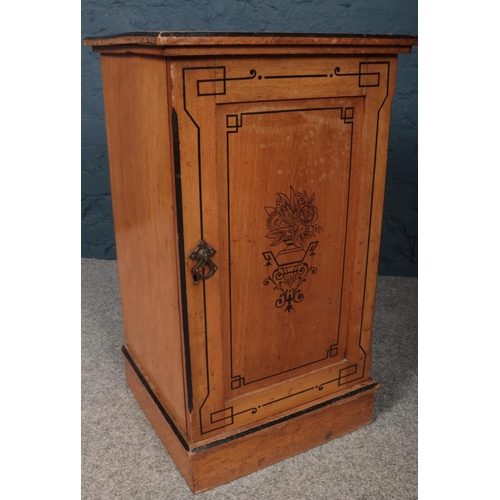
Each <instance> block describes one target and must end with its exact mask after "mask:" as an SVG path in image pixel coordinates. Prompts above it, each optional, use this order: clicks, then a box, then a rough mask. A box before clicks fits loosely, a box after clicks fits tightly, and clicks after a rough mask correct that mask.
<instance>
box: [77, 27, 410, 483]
mask: <svg viewBox="0 0 500 500" xmlns="http://www.w3.org/2000/svg"><path fill="white" fill-rule="evenodd" d="M416 43H417V41H416V38H414V37H404V36H403V37H374V36H358V37H356V36H340V35H339V36H336V37H335V36H333V35H332V36H326V35H314V34H313V35H311V36H292V35H290V34H274V35H268V36H255V34H246V35H245V36H236V35H234V34H211V35H210V36H209V35H206V34H205V35H199V34H182V33H181V34H179V33H167V32H156V34H152V33H145V34H125V35H123V36H117V37H115V38H113V37H106V38H101V39H93V40H87V41H86V44H87V45H92V46H93V49H94V50H95V51H97V52H101V57H102V70H103V82H104V97H105V111H106V123H107V125H106V126H107V135H108V147H109V158H110V174H111V186H112V198H113V212H114V220H115V232H116V242H117V254H118V267H119V276H120V287H121V294H122V305H123V317H124V327H125V339H126V346H127V349H128V352H129V354H130V356H131V357H130V359H133V360H135V365H136V368H135V369H134V370H136V371H134V370H133V369H131V367H130V366H128V365H127V379H128V383H129V385H130V387H131V389H132V391H133V392H134V394H135V395H136V397H137V399H138V401H139V402H140V404H141V406H142V407H143V409H144V411H145V412H146V414H147V415H148V418H149V419H150V421H151V423H152V425H153V427H154V428H155V429H156V431H157V432H158V434H159V435H160V437H161V439H162V441H163V442H164V444H165V446H166V447H167V449H168V450H169V452H170V453H171V455H172V458H173V459H174V461H175V462H176V463H177V465H178V467H179V469H180V470H181V473H182V474H183V475H184V477H185V478H186V481H187V482H188V484H189V485H190V487H191V488H192V489H193V491H195V492H198V491H204V490H206V489H209V488H212V487H214V486H217V485H219V484H222V483H224V482H227V481H230V480H232V479H235V478H238V477H241V476H242V475H244V474H248V473H250V472H252V471H254V470H258V469H259V468H262V467H265V466H266V465H269V464H271V463H275V462H277V461H279V460H281V459H283V458H286V457H288V456H291V455H293V454H296V453H299V452H301V451H303V450H305V449H308V448H310V447H312V446H316V445H318V444H321V443H322V442H325V441H326V440H329V439H332V438H334V437H337V436H340V435H342V434H345V433H346V432H350V431H352V430H354V429H356V428H358V427H360V426H362V425H366V424H367V423H369V422H370V420H371V414H372V409H373V398H374V392H375V390H376V389H377V384H376V383H374V382H373V380H372V379H371V378H370V364H371V334H372V322H373V311H374V304H375V292H376V277H377V264H378V257H379V246H380V234H381V223H382V213H383V196H384V185H385V169H386V161H387V147H388V134H389V123H390V108H391V101H392V97H393V95H394V89H395V84H396V67H397V55H396V54H397V53H405V52H409V51H410V50H411V47H412V45H415V44H416ZM186 56H189V57H186ZM228 56H230V57H228ZM235 56H238V57H235ZM240 56H242V57H240ZM243 56H244V57H243ZM202 239H203V240H205V241H206V242H207V243H208V244H209V245H210V246H212V247H213V248H214V249H215V250H216V253H215V255H214V256H213V257H212V260H213V261H214V262H215V263H216V264H217V266H218V271H217V272H216V273H215V274H214V275H213V277H211V278H210V279H207V280H201V279H198V281H196V280H195V279H194V278H193V273H192V269H193V267H194V266H195V265H196V263H195V262H193V261H192V260H190V259H189V258H188V256H189V255H190V253H191V252H192V251H193V250H194V249H195V247H196V246H197V245H198V243H199V242H200V240H202ZM304 266H305V267H304ZM313 270H314V271H313ZM276 272H277V273H278V274H276ZM303 278H306V279H303ZM167 417H168V418H167ZM179 436H180V437H179ZM179 439H181V441H180V442H179ZM182 443H184V444H185V446H184V447H183V446H182Z"/></svg>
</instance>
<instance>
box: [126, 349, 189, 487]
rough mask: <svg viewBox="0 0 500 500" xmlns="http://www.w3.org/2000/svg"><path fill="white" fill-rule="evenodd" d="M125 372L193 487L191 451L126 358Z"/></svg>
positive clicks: (139, 400)
mask: <svg viewBox="0 0 500 500" xmlns="http://www.w3.org/2000/svg"><path fill="white" fill-rule="evenodd" d="M125 374H126V377H127V384H128V386H129V387H130V390H131V391H132V394H133V395H134V396H135V398H136V399H137V402H138V403H139V405H140V406H141V408H142V410H143V411H144V413H145V414H146V416H147V417H148V420H149V422H150V424H151V425H152V426H153V429H154V430H155V431H156V433H157V434H158V437H159V438H160V439H161V442H162V443H163V445H164V446H165V448H166V449H167V450H168V453H169V455H170V456H171V458H172V460H173V461H174V463H175V465H176V466H177V468H178V469H179V472H180V473H181V474H182V477H183V478H184V479H185V481H186V483H187V484H188V486H189V487H190V488H191V489H193V486H194V485H193V473H192V465H191V460H190V453H189V451H188V450H186V449H185V448H184V447H183V446H182V444H181V442H180V441H179V439H178V437H177V436H176V435H175V433H174V431H173V430H172V427H170V426H169V425H168V423H167V422H166V420H165V417H164V416H163V415H162V413H161V410H160V409H159V408H158V406H157V404H156V403H155V401H154V400H153V399H152V398H151V396H150V394H149V393H148V391H147V389H146V388H145V387H144V385H143V383H142V382H141V380H140V378H139V377H138V375H137V373H136V372H135V371H134V369H133V368H132V365H131V364H130V363H129V362H128V360H127V359H126V358H125Z"/></svg>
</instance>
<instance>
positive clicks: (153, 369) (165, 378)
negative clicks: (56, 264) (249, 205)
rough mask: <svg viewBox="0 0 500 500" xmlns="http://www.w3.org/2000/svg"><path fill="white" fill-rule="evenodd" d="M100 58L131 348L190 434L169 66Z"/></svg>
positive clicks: (128, 58) (144, 60)
mask: <svg viewBox="0 0 500 500" xmlns="http://www.w3.org/2000/svg"><path fill="white" fill-rule="evenodd" d="M101 58H102V59H101V62H102V74H103V88H104V103H105V113H106V131H107V140H108V151H109V163H110V177H111V190H112V202H113V218H114V226H115V236H116V247H117V256H118V273H119V278H120V291H121V300H122V309H123V323H124V330H125V342H126V344H127V346H128V348H129V350H130V352H131V353H132V354H133V356H134V359H135V360H136V361H137V363H138V364H139V365H140V367H141V369H142V370H143V372H144V373H145V374H146V376H147V378H148V379H149V382H150V383H151V385H152V386H153V387H154V390H155V391H156V394H157V395H158V397H159V398H160V399H161V400H162V403H163V404H164V406H165V408H166V409H167V411H169V412H171V413H172V417H173V419H174V420H175V421H176V422H177V423H178V424H179V425H180V427H181V428H182V429H183V430H184V431H186V410H185V386H184V373H183V370H184V363H183V359H184V356H183V347H182V326H181V317H180V312H179V305H180V294H179V280H178V254H177V252H178V250H177V230H176V214H175V199H174V185H173V166H172V164H171V163H172V161H171V157H172V156H171V143H170V131H169V114H168V99H167V76H166V60H165V59H163V58H154V57H147V56H138V55H133V56H132V55H102V56H101Z"/></svg>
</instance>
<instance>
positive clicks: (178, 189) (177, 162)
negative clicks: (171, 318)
mask: <svg viewBox="0 0 500 500" xmlns="http://www.w3.org/2000/svg"><path fill="white" fill-rule="evenodd" d="M172 134H173V143H174V176H175V193H176V197H175V198H176V212H177V238H178V243H179V261H180V273H179V275H180V282H181V301H182V328H183V333H184V352H185V356H186V381H187V400H188V408H189V412H192V411H193V381H192V378H191V350H190V347H189V324H188V301H187V292H186V273H185V272H184V271H185V266H186V264H185V263H186V255H185V251H184V222H183V217H182V185H181V182H182V180H181V179H182V177H181V153H180V144H179V120H178V116H177V111H176V110H175V109H173V110H172Z"/></svg>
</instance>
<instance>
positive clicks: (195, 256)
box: [189, 240, 219, 283]
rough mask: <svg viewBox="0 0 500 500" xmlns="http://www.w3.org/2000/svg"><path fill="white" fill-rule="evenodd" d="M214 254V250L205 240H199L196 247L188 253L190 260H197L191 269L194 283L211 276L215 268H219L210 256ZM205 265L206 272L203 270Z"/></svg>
mask: <svg viewBox="0 0 500 500" xmlns="http://www.w3.org/2000/svg"><path fill="white" fill-rule="evenodd" d="M214 255H215V250H214V249H213V248H212V247H211V246H210V245H209V244H208V243H207V242H206V241H205V240H201V241H200V242H199V243H198V245H197V247H196V248H195V249H194V250H193V251H192V252H191V253H190V254H189V258H190V259H191V260H194V261H198V263H197V264H196V266H194V267H193V269H192V272H193V278H194V282H195V283H199V280H207V279H208V278H211V277H212V276H213V275H214V274H215V272H216V271H217V269H219V268H218V267H217V266H216V265H215V264H214V263H213V262H212V259H211V258H210V257H213V256H214ZM206 267H208V272H207V273H205V272H204V271H205V268H206Z"/></svg>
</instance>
